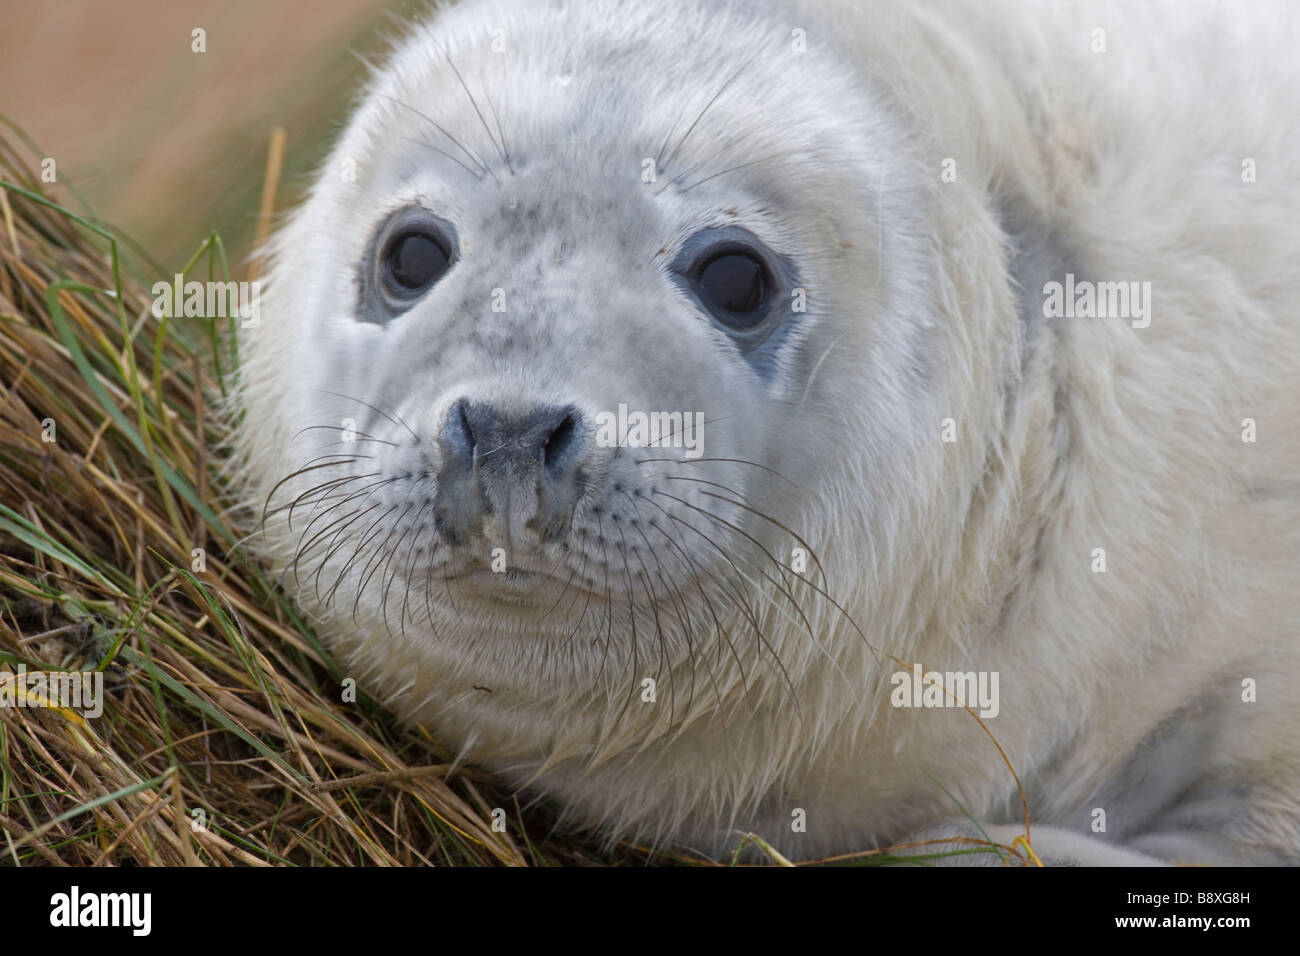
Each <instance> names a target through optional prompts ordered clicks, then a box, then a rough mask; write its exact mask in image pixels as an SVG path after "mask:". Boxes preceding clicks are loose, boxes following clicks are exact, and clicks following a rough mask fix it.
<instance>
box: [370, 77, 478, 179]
mask: <svg viewBox="0 0 1300 956" xmlns="http://www.w3.org/2000/svg"><path fill="white" fill-rule="evenodd" d="M375 95H376V96H378V97H380V98H381V99H385V100H388V101H389V102H390V103H395V104H396V105H398V106H400V107H402V109H405V110H410V111H411V112H412V113H414V114H415V115H416V116H418V117H420V119H422V120H424V121H425V122H426V123H428V124H429V125H430V126H432V127H433V128H434V129H436V130H437V131H438V132H439V133H441V134H442V135H443V136H445V137H447V139H449V140H450V141H451V143H452V145H453V146H455V147H456V148H457V149H459V150H460V151H461V152H462V153H464V154H465V155H466V156H467V157H469V161H470V162H471V163H474V164H475V165H476V166H478V168H479V172H478V173H477V174H476V173H475V172H474V170H472V169H470V168H469V167H468V166H466V165H465V164H464V163H462V162H461V161H460V160H458V159H456V157H454V156H452V155H451V154H450V153H444V152H443V151H442V150H440V149H439V150H438V152H440V153H443V155H444V156H446V157H447V158H448V159H450V160H452V162H455V163H458V164H459V165H460V166H461V168H463V169H464V170H465V171H466V172H467V173H469V174H470V175H471V176H474V177H475V178H476V179H482V178H483V175H484V174H486V173H488V172H490V170H489V169H488V165H487V163H485V162H483V160H482V159H481V158H480V157H479V155H478V154H477V153H475V152H473V151H472V150H470V149H469V148H468V147H466V145H465V144H464V143H462V142H461V141H460V140H458V139H457V138H456V137H455V136H452V135H451V133H449V132H447V129H446V127H444V126H443V125H442V124H441V123H439V122H438V121H437V120H435V119H433V118H432V117H431V116H429V115H428V114H426V113H422V112H420V111H419V110H417V109H416V108H415V107H414V106H412V105H411V104H410V103H407V102H405V101H403V100H399V99H398V98H397V97H395V96H388V95H387V94H384V93H376V94H375ZM423 145H426V146H429V148H430V149H437V147H435V146H433V145H431V144H429V143H425V144H423Z"/></svg>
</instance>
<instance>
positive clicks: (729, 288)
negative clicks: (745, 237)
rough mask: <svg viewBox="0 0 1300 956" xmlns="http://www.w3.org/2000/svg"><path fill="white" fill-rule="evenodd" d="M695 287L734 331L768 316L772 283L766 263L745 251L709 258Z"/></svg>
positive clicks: (755, 323) (752, 324)
mask: <svg viewBox="0 0 1300 956" xmlns="http://www.w3.org/2000/svg"><path fill="white" fill-rule="evenodd" d="M695 286H696V288H697V289H698V290H699V293H700V297H701V298H702V299H703V300H704V303H705V304H706V305H707V306H708V307H709V311H710V312H712V313H713V315H714V318H716V319H717V320H718V321H719V322H722V323H723V324H724V325H727V326H730V327H731V328H733V329H748V328H752V327H753V326H755V325H757V324H758V323H760V322H762V321H763V319H764V317H765V316H766V315H767V308H766V305H767V297H768V290H769V288H770V287H771V282H770V280H769V279H768V277H767V269H766V267H765V266H764V265H763V263H762V261H761V260H760V259H758V258H757V257H756V256H754V255H752V254H751V253H749V252H748V251H745V250H734V251H730V250H729V251H726V252H723V253H721V254H719V255H714V256H713V257H712V258H710V259H706V260H705V261H704V264H703V265H702V266H700V268H699V271H698V272H697V273H696V276H695Z"/></svg>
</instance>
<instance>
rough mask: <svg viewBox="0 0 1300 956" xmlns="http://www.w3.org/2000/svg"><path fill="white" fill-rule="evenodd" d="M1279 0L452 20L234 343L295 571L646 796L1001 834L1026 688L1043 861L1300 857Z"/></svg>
mask: <svg viewBox="0 0 1300 956" xmlns="http://www.w3.org/2000/svg"><path fill="white" fill-rule="evenodd" d="M1262 6H1268V9H1267V10H1264V9H1262ZM1262 6H1257V7H1255V8H1252V10H1251V11H1249V12H1246V11H1233V12H1232V13H1231V14H1230V15H1229V14H1228V13H1225V12H1223V11H1222V10H1219V8H1216V7H1212V6H1211V5H1209V4H1182V5H1178V6H1177V7H1175V6H1172V5H1170V6H1168V7H1164V6H1159V7H1154V6H1148V7H1147V8H1146V9H1145V10H1144V11H1136V10H1131V9H1125V8H1124V7H1122V6H1121V5H1115V6H1097V7H1075V8H1074V9H1073V10H1072V11H1070V12H1067V11H1063V10H1058V9H1057V8H1056V7H1055V6H1049V5H1047V4H1043V5H1042V6H1041V7H1034V8H1032V9H1031V10H1029V11H1027V10H1025V9H1024V7H1023V4H1015V5H1013V7H1012V8H1011V9H1008V10H1002V9H1001V8H1000V5H998V4H989V3H985V2H979V3H975V2H972V3H970V4H928V3H922V4H914V3H906V4H905V3H901V2H900V3H892V2H881V3H865V4H857V3H844V4H824V3H811V2H809V3H798V4H777V3H771V4H752V3H739V2H736V3H727V2H706V0H669V2H665V3H660V4H652V5H648V4H640V3H636V2H631V0H626V2H624V0H596V2H582V3H577V2H552V3H527V2H522V0H500V2H496V0H482V2H480V0H471V2H466V3H463V4H460V5H457V6H454V7H452V8H451V9H449V10H447V11H445V12H443V13H441V14H439V16H438V17H437V18H435V19H434V20H433V21H432V22H431V23H430V24H427V25H423V26H420V27H418V28H416V29H415V30H414V31H413V32H412V33H411V35H410V36H409V37H408V38H407V39H405V40H404V41H403V43H402V44H401V46H400V47H399V49H398V50H397V51H396V52H395V54H394V56H393V57H392V59H391V60H390V62H389V63H388V65H387V66H386V67H385V68H384V69H383V70H382V71H380V72H379V73H377V75H376V76H375V77H374V80H373V82H372V84H371V87H370V89H369V91H368V93H367V95H366V96H365V98H364V99H363V101H362V103H361V105H360V108H359V109H358V111H357V113H356V115H355V117H354V118H353V120H352V122H351V124H350V125H349V126H348V128H347V130H346V131H345V133H344V134H343V136H342V138H341V139H340V141H339V143H338V144H337V146H336V148H335V150H334V152H333V154H332V155H331V157H330V159H329V161H328V163H327V165H326V167H325V169H324V171H323V172H322V174H321V175H320V177H319V179H318V181H317V182H316V184H315V187H314V189H313V191H312V193H311V196H310V197H309V199H308V200H307V202H306V203H305V205H304V206H303V207H302V208H301V209H300V210H299V211H298V212H297V213H296V214H295V215H294V217H293V218H292V219H291V220H290V222H289V223H288V224H287V225H286V226H285V228H284V229H283V230H282V231H281V232H280V233H279V234H278V236H277V238H276V240H275V244H274V250H273V251H274V257H275V260H274V261H275V265H274V270H273V274H272V277H271V283H270V293H269V297H268V301H267V302H266V303H265V305H264V308H263V316H264V318H263V321H262V323H261V325H260V326H259V327H258V328H255V329H252V330H250V331H248V332H247V333H245V335H244V340H243V341H242V342H241V347H242V349H243V351H244V354H245V356H246V361H245V365H244V368H243V370H242V379H243V387H242V398H243V404H244V409H245V411H246V418H245V421H244V424H243V426H242V430H241V442H242V453H243V454H242V468H243V471H244V472H245V473H246V474H247V475H248V477H249V481H250V487H251V491H252V493H253V494H255V495H256V496H257V497H258V499H259V501H260V500H266V499H267V498H268V497H269V499H270V501H269V508H268V510H267V513H266V521H265V534H264V535H263V537H262V540H264V541H265V543H266V545H267V551H268V555H269V557H270V559H271V560H272V561H273V562H275V563H276V564H277V566H278V567H280V568H281V569H282V570H283V571H284V581H285V585H286V587H288V588H289V589H290V590H291V591H292V592H293V593H294V595H295V597H296V599H297V600H298V601H299V602H300V603H301V604H302V606H303V607H304V608H305V609H306V610H307V611H308V612H310V613H311V614H312V615H313V618H314V619H315V620H316V622H317V624H318V626H319V628H320V630H321V633H322V634H323V635H324V636H325V637H326V638H327V639H328V640H329V641H330V642H331V643H332V644H333V645H334V646H336V647H337V648H338V649H339V651H340V653H341V654H342V656H343V659H344V660H345V661H347V662H348V664H349V666H350V667H351V668H353V670H352V671H351V672H350V673H352V674H353V676H356V677H357V678H358V679H359V680H360V682H361V683H362V685H363V686H368V687H369V689H370V690H371V691H372V692H374V693H375V694H377V695H378V696H381V697H382V698H383V699H385V700H387V701H389V702H390V703H391V705H392V706H393V708H394V710H395V711H396V712H398V713H399V714H401V715H402V716H403V717H405V718H409V719H411V720H415V721H421V722H424V723H425V724H426V725H427V726H428V727H429V728H430V730H431V731H433V733H434V734H435V735H436V736H437V737H438V738H439V739H440V740H442V741H444V742H445V743H446V744H447V745H448V746H449V747H450V748H452V749H453V750H454V751H455V752H457V753H458V754H460V755H461V756H462V757H464V758H465V759H468V760H472V761H474V762H477V763H480V764H482V765H485V766H488V767H490V768H492V769H494V770H496V771H498V772H499V773H500V774H501V775H502V776H503V777H504V778H505V779H507V780H510V781H512V782H514V783H516V784H519V785H526V786H529V787H532V788H535V789H539V790H540V791H542V792H544V793H546V794H548V795H550V796H552V797H554V798H556V799H557V800H558V802H559V803H560V804H561V805H562V806H563V807H565V808H566V810H567V811H568V813H569V815H570V817H571V818H572V819H573V820H574V821H575V822H577V823H581V824H584V825H589V826H595V827H599V828H601V829H603V830H604V831H605V832H606V833H608V834H611V835H631V836H636V837H638V838H642V839H649V840H656V841H660V842H663V843H674V844H683V843H684V844H689V845H692V846H695V847H698V848H702V849H706V850H708V851H711V852H718V851H721V850H723V849H725V848H727V847H729V846H734V845H735V844H736V842H737V841H738V839H739V838H738V837H737V836H736V835H735V833H736V831H737V830H754V831H757V832H759V833H760V834H761V835H762V836H764V837H765V838H766V839H768V840H769V841H770V842H772V843H773V844H774V845H775V846H777V847H778V848H780V849H781V850H782V851H783V852H786V853H788V854H791V855H794V856H797V857H803V858H811V857H814V856H817V855H820V854H825V853H828V852H842V851H848V850H854V849H866V848H868V847H870V846H873V845H883V844H886V843H890V842H897V841H900V840H904V839H907V838H909V837H912V836H920V837H922V838H923V837H925V836H927V835H938V836H953V835H976V834H974V833H970V834H967V833H965V831H963V830H962V829H961V828H960V827H956V826H946V825H945V821H947V820H950V819H961V818H962V816H963V814H962V811H961V809H959V808H958V805H957V804H958V802H959V803H960V805H961V807H962V808H964V809H966V810H969V811H970V812H971V813H972V814H974V815H976V816H978V817H980V818H981V819H982V820H983V821H987V825H986V827H985V829H986V831H987V832H988V834H989V835H990V836H991V837H992V838H993V839H994V840H995V841H996V842H1009V840H1010V838H1011V836H1013V835H1014V834H1015V833H1018V832H1022V831H1023V828H1024V827H1023V817H1024V815H1023V808H1022V804H1021V799H1020V793H1019V790H1018V788H1017V784H1016V781H1015V779H1014V778H1013V777H1012V775H1011V773H1010V772H1009V770H1008V766H1007V763H1005V762H1004V761H1003V760H1002V758H1001V757H1000V756H999V753H998V751H997V749H996V748H995V747H994V745H993V743H992V741H991V739H990V734H991V735H992V737H994V738H996V740H997V742H998V744H999V745H1000V746H1001V748H1002V749H1003V750H1004V751H1005V753H1006V756H1007V758H1008V759H1009V761H1010V764H1011V765H1013V766H1014V767H1015V768H1016V770H1017V771H1018V774H1019V777H1020V780H1021V781H1022V783H1023V786H1024V792H1025V796H1026V798H1027V803H1028V807H1029V810H1030V814H1031V818H1032V819H1033V821H1034V823H1035V825H1034V827H1033V830H1032V841H1033V844H1034V847H1035V848H1036V849H1037V850H1038V852H1039V854H1040V855H1044V856H1047V857H1048V858H1051V859H1058V860H1076V861H1082V862H1151V861H1154V860H1156V859H1164V860H1174V861H1185V862H1207V863H1213V862H1232V861H1259V862H1271V861H1278V860H1288V861H1296V860H1297V859H1300V704H1298V703H1297V697H1296V695H1295V694H1294V693H1293V691H1294V688H1295V687H1296V685H1297V682H1298V681H1300V640H1298V639H1297V625H1298V624H1300V613H1298V612H1300V570H1298V569H1300V561H1298V560H1297V559H1298V558H1300V480H1298V479H1297V475H1300V427H1298V426H1297V424H1296V422H1295V417H1294V412H1293V409H1294V408H1295V407H1296V404H1297V400H1298V399H1300V382H1298V380H1297V375H1296V372H1297V370H1298V369H1300V320H1297V316H1296V308H1295V304H1294V303H1295V301H1296V299H1297V297H1298V296H1300V272H1297V270H1296V269H1295V261H1296V254H1297V251H1300V248H1298V247H1300V238H1298V237H1297V227H1296V225H1295V223H1296V222H1297V221H1300V160H1297V156H1300V123H1298V122H1297V120H1296V117H1295V114H1294V111H1293V109H1292V104H1293V103H1294V96H1295V92H1296V88H1297V86H1298V85H1300V83H1298V82H1297V72H1296V66H1295V64H1294V63H1293V62H1292V60H1293V57H1292V53H1293V51H1294V49H1295V44H1296V42H1297V40H1298V39H1300V29H1298V28H1297V20H1296V17H1295V14H1294V12H1293V11H1291V10H1290V9H1289V8H1288V5H1286V4H1277V5H1276V6H1273V5H1262ZM1216 11H1218V12H1216ZM1207 64H1213V69H1212V70H1211V69H1209V68H1208V67H1207ZM638 414H640V415H641V416H642V420H647V419H648V420H652V421H654V422H658V423H659V424H661V425H666V426H667V427H661V428H658V429H654V430H649V431H647V430H642V431H640V432H637V430H636V428H634V427H632V428H629V426H628V422H629V421H632V420H633V419H635V418H636V416H637V415H638ZM674 415H675V416H676V417H675V418H674V417H673V416H674ZM647 436H651V440H646V439H647ZM688 436H690V437H692V438H693V439H694V443H693V444H692V443H690V442H687V441H683V440H682V439H685V438H687V437H688ZM913 664H917V665H919V666H920V669H921V670H922V671H923V672H925V673H927V674H931V676H933V675H935V674H944V673H948V672H953V673H959V674H967V675H970V677H971V679H972V681H973V683H971V684H968V685H965V686H966V687H967V689H969V688H970V687H974V686H979V687H982V688H983V689H985V690H995V691H996V693H995V695H994V696H995V697H996V699H993V700H983V701H979V702H975V701H972V703H973V704H974V706H973V707H972V708H971V710H966V709H963V708H961V707H954V706H946V705H947V704H951V703H952V702H953V697H955V696H956V694H955V693H951V691H953V690H954V689H957V690H960V689H961V686H962V685H961V683H960V681H959V682H957V683H956V684H952V685H951V686H949V688H948V692H943V693H938V692H936V693H927V692H926V689H927V688H932V687H933V684H932V683H931V682H930V681H929V680H926V679H925V678H916V679H915V680H916V681H917V683H916V684H915V685H913V683H912V682H913V677H912V676H911V675H910V674H909V673H908V672H907V670H906V668H910V667H911V666H912V665H913ZM981 682H982V683H981ZM905 685H906V686H905ZM914 689H916V690H921V691H922V692H921V693H920V694H914V693H911V691H912V690H914ZM918 697H919V698H920V699H917V698H918ZM927 703H928V704H931V705H934V706H924V705H925V704H927ZM971 711H974V714H972V712H971ZM981 714H982V715H983V716H979V715H981ZM977 717H978V719H977ZM981 722H982V726H981ZM986 731H987V733H986ZM1099 811H1100V813H1099ZM973 829H974V828H972V830H973ZM963 859H966V860H969V859H970V857H965V858H963Z"/></svg>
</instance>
